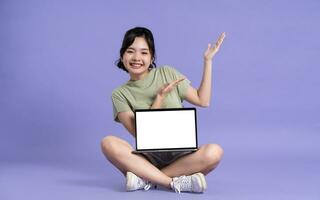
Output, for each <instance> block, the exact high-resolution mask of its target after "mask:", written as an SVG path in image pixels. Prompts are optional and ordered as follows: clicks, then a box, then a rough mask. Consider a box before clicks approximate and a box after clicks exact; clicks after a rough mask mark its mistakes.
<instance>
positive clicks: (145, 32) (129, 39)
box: [116, 27, 157, 72]
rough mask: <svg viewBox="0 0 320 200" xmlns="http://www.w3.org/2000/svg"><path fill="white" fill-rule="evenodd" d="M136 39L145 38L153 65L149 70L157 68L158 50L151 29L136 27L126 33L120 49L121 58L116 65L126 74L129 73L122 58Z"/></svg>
mask: <svg viewBox="0 0 320 200" xmlns="http://www.w3.org/2000/svg"><path fill="white" fill-rule="evenodd" d="M136 37H143V38H144V39H145V40H146V42H147V44H148V47H149V51H150V54H151V59H152V63H151V64H150V66H149V69H152V68H154V67H156V66H157V65H156V63H155V60H156V49H155V45H154V39H153V34H152V32H151V31H150V30H149V29H147V28H144V27H135V28H132V29H130V30H128V31H127V32H126V34H125V35H124V38H123V41H122V46H121V49H120V58H119V59H118V60H117V61H116V65H117V66H118V67H119V68H120V69H122V70H124V71H126V72H128V70H127V69H126V68H125V67H124V65H123V62H122V61H121V58H122V56H123V54H124V53H125V51H126V50H127V48H128V47H129V46H130V45H131V44H132V43H133V42H134V39H135V38H136Z"/></svg>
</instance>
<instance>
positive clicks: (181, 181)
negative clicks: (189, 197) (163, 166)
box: [173, 176, 191, 193]
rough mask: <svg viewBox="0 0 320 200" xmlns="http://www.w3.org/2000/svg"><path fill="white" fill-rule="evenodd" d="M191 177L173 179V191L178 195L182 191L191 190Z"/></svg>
mask: <svg viewBox="0 0 320 200" xmlns="http://www.w3.org/2000/svg"><path fill="white" fill-rule="evenodd" d="M190 187H191V177H190V176H180V177H177V178H174V179H173V189H174V191H175V192H176V193H180V192H181V191H190V190H191V188H190Z"/></svg>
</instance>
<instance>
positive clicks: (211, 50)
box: [204, 32, 226, 61]
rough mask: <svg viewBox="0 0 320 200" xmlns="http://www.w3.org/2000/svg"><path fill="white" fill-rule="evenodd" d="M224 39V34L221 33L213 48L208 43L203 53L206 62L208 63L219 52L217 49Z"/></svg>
mask: <svg viewBox="0 0 320 200" xmlns="http://www.w3.org/2000/svg"><path fill="white" fill-rule="evenodd" d="M225 37H226V33H225V32H223V33H221V35H220V37H219V38H218V40H217V42H216V43H215V45H214V46H212V45H211V44H210V43H209V44H208V48H207V50H206V51H205V52H204V59H205V60H207V61H210V60H211V59H212V58H213V56H214V55H215V54H216V53H217V52H218V51H219V48H220V46H221V44H222V42H223V40H224V38H225Z"/></svg>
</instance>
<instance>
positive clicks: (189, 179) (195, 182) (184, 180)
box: [170, 173, 207, 193]
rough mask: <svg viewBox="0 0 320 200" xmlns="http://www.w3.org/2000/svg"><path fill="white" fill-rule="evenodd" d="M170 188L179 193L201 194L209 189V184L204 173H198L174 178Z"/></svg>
mask: <svg viewBox="0 0 320 200" xmlns="http://www.w3.org/2000/svg"><path fill="white" fill-rule="evenodd" d="M170 186H171V188H172V189H173V190H174V191H175V192H177V193H180V192H183V191H185V192H197V193H200V192H203V191H204V190H205V189H206V188H207V183H206V179H205V177H204V175H203V174H202V173H196V174H192V175H191V176H180V177H174V178H173V180H172V182H171V183H170Z"/></svg>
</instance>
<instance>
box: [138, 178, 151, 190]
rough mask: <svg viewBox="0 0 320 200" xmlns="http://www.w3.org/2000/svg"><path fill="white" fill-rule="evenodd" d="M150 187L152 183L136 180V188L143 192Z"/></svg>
mask: <svg viewBox="0 0 320 200" xmlns="http://www.w3.org/2000/svg"><path fill="white" fill-rule="evenodd" d="M151 186H152V183H150V182H147V181H145V180H143V179H140V178H139V179H138V188H143V189H144V190H149V189H150V188H151Z"/></svg>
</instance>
